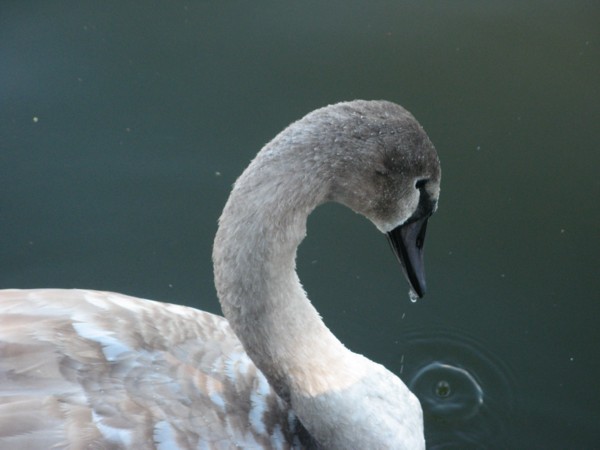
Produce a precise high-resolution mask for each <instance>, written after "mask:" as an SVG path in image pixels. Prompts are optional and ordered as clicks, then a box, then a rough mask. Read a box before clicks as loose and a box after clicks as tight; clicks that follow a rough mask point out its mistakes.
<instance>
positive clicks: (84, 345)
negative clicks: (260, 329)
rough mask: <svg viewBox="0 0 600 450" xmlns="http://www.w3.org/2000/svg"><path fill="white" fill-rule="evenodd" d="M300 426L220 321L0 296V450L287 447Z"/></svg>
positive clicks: (97, 300)
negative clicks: (42, 449) (23, 449)
mask: <svg viewBox="0 0 600 450" xmlns="http://www.w3.org/2000/svg"><path fill="white" fill-rule="evenodd" d="M295 427H296V419H295V416H294V414H293V413H292V412H290V411H289V408H288V407H287V405H286V404H285V403H284V402H283V401H282V400H281V399H280V398H279V397H278V396H277V395H276V394H275V393H274V391H273V390H272V389H271V387H270V386H269V384H268V382H267V381H266V379H265V377H264V376H263V374H262V373H261V372H260V371H259V370H258V369H257V368H256V367H255V366H254V364H253V363H252V361H251V360H250V359H249V358H248V356H247V355H246V353H245V352H244V350H243V348H242V346H241V344H240V342H239V341H238V340H237V338H236V337H235V335H234V334H233V332H232V331H231V329H230V327H229V324H228V323H227V321H226V320H225V319H224V318H222V317H220V316H217V315H214V314H210V313H206V312H201V311H198V310H195V309H192V308H188V307H184V306H178V305H172V304H164V303H159V302H154V301H150V300H142V299H137V298H133V297H128V296H125V295H121V294H115V293H109V292H98V291H84V290H50V289H43V290H26V291H20V290H6V291H0V448H44V449H47V448H73V449H76V448H157V449H167V448H169V449H172V448H182V449H188V448H189V449H192V448H236V447H238V448H239V447H242V448H248V447H255V448H290V447H294V446H296V445H297V442H296V443H295V440H294V439H295Z"/></svg>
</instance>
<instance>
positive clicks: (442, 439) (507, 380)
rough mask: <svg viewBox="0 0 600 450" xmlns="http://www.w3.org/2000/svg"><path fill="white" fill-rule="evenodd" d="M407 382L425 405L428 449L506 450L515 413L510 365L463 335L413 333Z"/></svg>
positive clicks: (405, 361) (408, 341)
mask: <svg viewBox="0 0 600 450" xmlns="http://www.w3.org/2000/svg"><path fill="white" fill-rule="evenodd" d="M403 341H404V342H405V345H404V346H403V347H404V351H403V355H402V356H401V363H402V367H401V372H402V378H403V379H404V380H405V381H406V383H407V384H408V386H409V387H410V389H411V390H412V391H413V392H414V393H415V394H416V395H417V397H419V400H420V401H421V405H422V406H423V414H424V419H425V434H426V439H427V448H428V449H451V448H457V449H458V448H461V449H469V448H501V447H502V444H503V443H504V444H506V443H507V442H508V436H507V431H508V430H509V429H510V426H509V423H510V421H511V420H512V415H513V409H514V386H513V383H512V379H511V377H510V374H509V371H508V370H507V368H506V366H505V365H504V364H503V363H502V362H500V361H499V360H498V359H497V358H495V357H493V356H492V355H491V353H490V352H489V351H488V350H486V349H485V348H484V347H483V346H482V345H481V344H480V343H478V342H477V341H475V340H474V339H473V338H471V337H468V336H466V335H465V334H464V333H461V332H459V331H448V330H434V331H431V330H428V331H427V332H425V331H410V330H409V331H407V333H406V334H405V336H404V337H403Z"/></svg>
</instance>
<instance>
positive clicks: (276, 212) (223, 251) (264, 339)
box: [213, 152, 349, 400]
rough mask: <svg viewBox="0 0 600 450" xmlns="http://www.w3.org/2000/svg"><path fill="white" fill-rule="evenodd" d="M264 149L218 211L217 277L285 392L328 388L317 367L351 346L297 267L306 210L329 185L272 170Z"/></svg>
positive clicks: (222, 294)
mask: <svg viewBox="0 0 600 450" xmlns="http://www.w3.org/2000/svg"><path fill="white" fill-rule="evenodd" d="M261 156H263V155H262V152H261V154H259V156H258V157H257V159H256V160H255V161H253V163H252V164H251V165H250V167H249V168H248V169H247V170H246V172H244V174H243V175H242V176H241V177H240V179H238V181H237V182H236V185H235V187H234V189H233V192H232V194H231V196H230V198H229V201H228V202H227V205H226V206H225V209H224V211H223V214H222V216H221V218H220V221H219V230H218V232H217V237H216V240H215V247H214V251H213V259H214V266H215V283H216V287H217V292H218V295H219V299H220V302H221V306H222V309H223V313H224V314H225V317H226V318H227V319H228V321H229V323H230V325H231V326H232V328H233V330H234V332H235V333H236V335H237V336H238V338H239V339H240V341H241V342H242V344H243V345H244V348H245V350H246V352H247V353H248V355H249V356H250V358H251V359H252V360H253V361H254V363H255V364H256V366H257V367H258V368H259V369H260V370H261V371H262V372H263V373H264V374H265V376H266V377H267V379H268V380H269V382H270V383H271V385H272V386H273V387H274V388H275V389H276V391H277V392H278V394H279V395H280V396H281V397H282V398H284V399H286V400H289V398H290V391H300V392H302V393H311V394H312V393H314V392H318V391H321V390H326V389H327V388H328V387H327V386H324V384H327V383H328V381H327V380H325V379H322V377H321V376H320V374H321V373H323V374H326V373H331V372H332V365H335V364H336V361H337V360H340V358H341V359H343V358H344V357H345V355H346V353H349V352H348V351H347V350H346V348H345V347H344V346H343V345H342V344H341V343H340V342H339V341H338V340H337V339H336V338H335V336H333V334H332V333H331V332H330V331H329V330H328V329H327V327H326V326H325V324H324V323H323V321H322V320H321V318H320V316H319V314H318V312H317V311H316V310H315V308H314V307H313V306H312V304H311V303H310V301H309V300H308V298H307V296H306V294H305V292H304V290H303V288H302V285H301V284H300V281H299V279H298V276H297V274H296V270H295V267H296V250H297V247H298V245H299V244H300V242H301V241H302V239H303V238H304V236H305V231H306V220H307V217H308V215H309V214H310V212H311V211H312V210H313V209H314V208H315V207H316V206H318V205H319V204H320V203H322V202H323V201H324V199H325V198H326V186H324V185H322V184H319V179H318V178H315V177H313V182H312V183H310V182H308V181H307V177H306V176H304V175H302V173H299V172H295V173H292V174H290V172H289V171H286V172H285V173H277V172H274V171H273V170H272V169H271V168H272V166H273V164H272V161H271V163H270V164H269V165H268V167H267V166H263V165H262V161H261ZM304 173H306V172H304ZM333 372H334V373H335V371H333ZM327 376H329V375H326V376H325V378H327Z"/></svg>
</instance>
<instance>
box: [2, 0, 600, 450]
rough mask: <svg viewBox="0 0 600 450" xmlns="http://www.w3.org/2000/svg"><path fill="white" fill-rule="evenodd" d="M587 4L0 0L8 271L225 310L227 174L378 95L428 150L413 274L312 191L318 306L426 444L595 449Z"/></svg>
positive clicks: (10, 280)
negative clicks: (396, 388) (435, 174)
mask: <svg viewBox="0 0 600 450" xmlns="http://www.w3.org/2000/svg"><path fill="white" fill-rule="evenodd" d="M599 18H600V6H599V4H598V2H592V1H580V0H576V1H555V2H544V1H529V0H527V1H521V2H517V1H507V2H494V3H489V2H483V3H482V2H477V1H461V2H414V3H410V4H409V3H406V2H391V1H390V2H358V1H350V2H325V3H324V2H295V3H291V2H272V1H270V2H262V3H243V2H216V1H215V2H211V1H205V2H187V1H159V2H153V3H152V4H144V5H142V4H140V2H133V1H122V2H118V3H110V4H109V3H103V2H98V3H97V4H91V3H82V2H67V1H57V2H45V1H35V0H31V1H19V2H3V4H2V6H0V61H1V63H0V186H1V189H0V229H1V233H0V287H3V288H4V287H82V288H93V289H107V290H113V291H120V292H124V293H128V294H132V295H136V296H140V297H148V298H154V299H163V300H166V301H172V302H177V303H185V304H189V305H193V306H196V307H199V308H202V309H206V310H210V311H218V310H219V308H218V303H217V300H216V296H215V293H214V288H213V284H212V269H211V261H210V250H211V245H212V237H213V235H214V232H215V230H216V221H217V218H218V216H219V213H220V210H221V208H222V206H223V204H224V202H225V199H226V197H227V194H228V191H229V189H230V186H231V184H232V183H233V181H234V180H235V178H236V176H237V175H238V174H239V173H240V172H241V170H242V169H243V167H244V166H245V165H246V164H247V162H248V161H249V159H250V158H251V157H252V156H253V155H254V154H255V153H256V152H257V151H258V149H259V148H260V147H261V146H262V145H263V144H264V143H265V142H266V141H268V140H269V139H270V138H271V137H272V136H274V135H275V133H277V132H278V131H279V130H280V129H282V128H283V127H284V126H285V125H287V124H288V123H289V122H291V121H293V120H296V119H297V118H299V117H301V116H302V115H304V114H305V113H307V112H308V111H310V110H312V109H315V108H317V107H319V106H322V105H325V104H328V103H332V102H336V101H339V100H347V99H352V98H385V99H388V100H392V101H395V102H398V103H400V104H402V105H403V106H405V107H406V108H408V109H409V110H411V111H412V112H413V113H414V114H415V115H416V116H417V118H418V119H419V120H420V121H421V123H422V124H423V126H424V127H425V129H426V130H427V131H428V133H429V135H430V137H431V139H432V141H433V142H434V143H435V145H436V147H437V148H438V150H439V154H440V158H441V161H442V167H443V177H442V196H441V201H440V206H439V211H438V212H437V213H436V214H435V215H434V216H433V217H432V219H431V220H430V223H429V228H428V236H427V242H426V265H427V272H428V294H427V296H426V297H425V298H424V299H422V300H419V301H418V302H416V303H411V302H410V300H409V298H408V296H407V294H406V292H407V289H408V288H407V286H406V284H405V282H404V280H403V277H402V274H401V271H400V268H399V267H397V264H396V261H395V260H394V257H393V255H392V254H391V252H390V251H389V249H388V248H387V245H386V243H385V239H383V237H382V236H380V235H379V233H378V232H377V231H376V230H375V229H374V228H373V227H372V226H370V224H367V223H365V221H364V220H361V219H360V218H359V217H358V216H356V215H354V214H352V213H350V212H347V211H345V210H343V209H342V208H338V207H335V206H330V205H327V206H325V207H323V208H321V209H320V210H318V211H317V213H316V214H315V216H314V217H311V219H310V220H309V235H308V239H307V240H306V242H305V243H304V244H303V246H302V247H301V248H300V252H299V263H298V264H299V269H300V275H301V278H302V280H303V281H304V283H305V286H306V288H307V290H308V292H309V295H310V297H311V299H312V300H313V301H314V303H315V304H316V306H317V308H318V309H319V311H320V312H322V314H323V316H324V318H325V320H326V322H327V324H328V325H329V326H330V327H331V328H332V329H333V331H334V332H335V333H336V335H338V336H339V337H340V339H341V340H342V341H343V342H345V343H346V344H347V345H348V346H349V347H350V348H352V349H353V350H355V351H358V352H361V353H364V354H366V355H367V356H369V357H370V358H371V359H373V360H376V361H378V362H381V363H383V364H385V365H386V366H387V367H388V368H390V369H391V370H394V371H395V372H396V373H398V374H399V375H400V376H401V377H402V378H403V379H404V381H405V382H406V383H407V384H408V385H409V386H411V387H412V389H413V390H414V391H415V392H416V393H417V395H418V396H419V397H420V399H421V401H422V403H423V406H424V410H425V418H426V433H427V441H428V445H429V447H430V448H435V449H450V448H457V449H458V448H460V449H465V448H523V449H532V448H544V449H566V448H578V449H579V448H597V446H598V431H597V428H598V425H597V421H598V417H600V394H599V393H598V389H595V388H594V387H595V386H596V385H597V379H598V378H599V377H600V362H599V361H600V359H599V358H598V349H597V347H598V345H597V344H598V342H600V331H599V330H600V329H599V328H598V326H597V323H596V322H597V318H598V317H599V315H600V302H598V290H599V289H598V288H599V281H598V280H599V277H598V268H599V267H600V264H599V262H600V261H599V258H598V255H600V235H599V233H598V230H599V228H598V224H599V223H600V220H599V219H600V210H599V208H598V198H600V181H599V178H598V174H597V168H598V167H599V163H600V153H599V152H598V148H599V144H600V127H599V126H598V124H599V123H600V112H599V106H598V105H600V86H599V81H598V74H599V73H600V27H598V22H599V20H598V19H599Z"/></svg>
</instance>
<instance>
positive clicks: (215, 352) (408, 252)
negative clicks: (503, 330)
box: [0, 100, 441, 450]
mask: <svg viewBox="0 0 600 450" xmlns="http://www.w3.org/2000/svg"><path fill="white" fill-rule="evenodd" d="M440 177H441V169H440V165H439V160H438V156H437V153H436V151H435V149H434V147H433V145H432V143H431V142H430V140H429V138H428V137H427V135H426V134H425V132H424V130H423V129H422V128H421V126H420V125H419V123H418V122H417V121H416V120H415V119H414V117H413V116H412V115H411V114H410V113H409V112H408V111H407V110H405V109H404V108H402V107H401V106H398V105H396V104H394V103H390V102H387V101H361V100H356V101H351V102H344V103H338V104H334V105H330V106H326V107H324V108H321V109H317V110H315V111H313V112H311V113H309V114H308V115H306V116H305V117H304V118H302V119H301V120H299V121H297V122H295V123H293V124H291V125H290V126H288V127H287V128H286V129H284V130H283V131H282V132H281V133H280V134H279V135H277V136H276V137H275V138H274V139H273V140H272V141H271V142H269V143H268V144H267V145H265V146H264V148H263V149H262V150H261V151H260V152H259V153H258V155H257V156H256V157H255V159H254V160H253V161H252V162H251V163H250V165H249V166H248V168H247V169H246V170H245V171H244V172H243V174H242V175H241V176H240V177H239V178H238V180H237V181H236V183H235V185H234V187H233V190H232V192H231V195H230V197H229V199H228V201H227V203H226V206H225V208H224V211H223V213H222V215H221V217H220V219H219V228H218V232H217V235H216V238H215V242H214V250H213V264H214V276H215V284H216V288H217V293H218V296H219V299H220V302H221V306H222V310H223V313H224V316H225V318H223V317H220V316H217V315H214V314H210V313H207V312H202V311H198V310H195V309H193V308H188V307H184V306H178V305H173V304H168V303H159V302H155V301H151V300H145V299H139V298H133V297H129V296H126V295H122V294H116V293H110V292H99V291H92V290H63V289H39V290H36V289H32V290H16V289H14V290H13V289H8V290H2V291H0V448H3V449H9V448H10V449H17V448H18V449H24V448H27V449H49V448H53V449H59V448H60V449H83V448H86V449H108V448H110V449H119V448H135V449H161V450H164V449H175V448H179V449H233V448H274V449H275V448H277V449H287V448H321V449H410V450H415V449H424V448H425V440H424V434H423V417H422V410H421V406H420V404H419V401H418V400H417V398H416V397H415V396H414V395H413V394H412V393H411V392H410V391H409V389H408V388H407V387H406V386H405V385H404V383H403V382H402V381H401V380H400V379H399V378H398V377H397V376H396V375H394V374H393V373H391V372H390V371H388V370H387V369H385V368H384V367H383V366H382V365H379V364H376V363H374V362H372V361H370V360H369V359H367V358H365V357H364V356H362V355H359V354H356V353H353V352H351V351H350V350H348V349H347V348H346V347H345V346H344V345H343V344H342V343H341V342H340V341H339V340H338V339H337V338H336V337H335V336H334V335H333V334H332V333H331V332H330V331H329V329H328V328H327V327H326V326H325V324H324V323H323V321H322V320H321V318H320V316H319V314H318V313H317V311H316V310H315V308H314V307H313V306H312V304H311V303H310V302H309V300H308V298H307V297H306V294H305V292H304V290H303V288H302V286H301V284H300V281H299V279H298V276H297V274H296V270H295V259H296V250H297V247H298V245H299V244H300V242H301V241H302V239H303V238H304V236H305V233H306V220H307V216H308V215H309V213H310V212H311V211H312V210H313V209H314V208H315V207H317V206H318V205H320V204H322V203H324V202H328V201H335V202H339V203H342V204H343V205H346V206H348V207H349V208H351V209H352V210H354V211H355V212H357V213H360V214H362V215H364V216H366V217H367V218H368V219H370V220H371V221H372V222H373V223H374V224H375V226H376V227H377V228H378V229H379V230H380V231H381V232H383V233H385V234H386V235H387V236H388V237H389V240H390V242H391V244H392V248H393V249H394V251H395V252H396V254H397V257H398V259H399V260H400V262H401V263H402V266H403V269H404V273H405V275H406V277H407V279H408V281H409V284H410V286H411V289H412V290H413V291H414V294H415V295H416V296H417V297H421V296H423V295H424V293H425V278H424V271H423V257H422V252H423V240H424V237H425V230H426V225H427V220H428V218H429V217H430V215H431V214H432V213H433V212H434V211H435V209H436V207H437V200H438V196H439V184H440Z"/></svg>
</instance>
